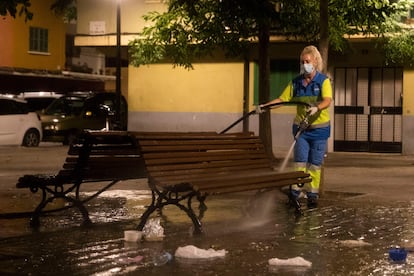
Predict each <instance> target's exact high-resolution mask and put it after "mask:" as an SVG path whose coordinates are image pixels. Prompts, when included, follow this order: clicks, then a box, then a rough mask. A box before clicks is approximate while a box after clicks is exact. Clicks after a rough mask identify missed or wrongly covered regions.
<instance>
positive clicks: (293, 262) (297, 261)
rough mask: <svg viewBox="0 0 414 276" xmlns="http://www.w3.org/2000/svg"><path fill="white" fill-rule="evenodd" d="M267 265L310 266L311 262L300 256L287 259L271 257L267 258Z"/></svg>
mask: <svg viewBox="0 0 414 276" xmlns="http://www.w3.org/2000/svg"><path fill="white" fill-rule="evenodd" d="M268 262H269V265H272V266H302V267H311V266H312V262H310V261H307V260H305V259H304V258H302V257H294V258H289V259H278V258H272V259H269V261H268Z"/></svg>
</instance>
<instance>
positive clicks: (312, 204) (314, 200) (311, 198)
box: [306, 193, 319, 209]
mask: <svg viewBox="0 0 414 276" xmlns="http://www.w3.org/2000/svg"><path fill="white" fill-rule="evenodd" d="M306 197H307V198H308V203H307V206H308V208H309V209H313V208H316V207H318V198H319V195H318V194H317V193H307V194H306Z"/></svg>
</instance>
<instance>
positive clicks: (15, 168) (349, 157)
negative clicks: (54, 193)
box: [0, 143, 414, 207]
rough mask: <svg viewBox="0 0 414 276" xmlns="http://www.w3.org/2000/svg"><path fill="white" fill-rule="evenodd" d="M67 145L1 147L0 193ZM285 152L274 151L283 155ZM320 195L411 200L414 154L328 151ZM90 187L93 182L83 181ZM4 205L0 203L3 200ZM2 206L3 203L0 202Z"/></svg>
mask: <svg viewBox="0 0 414 276" xmlns="http://www.w3.org/2000/svg"><path fill="white" fill-rule="evenodd" d="M67 149H68V148H67V147H66V146H62V145H60V144H57V143H42V144H41V146H40V147H38V148H24V147H0V164H1V165H0V193H1V194H0V195H1V197H2V198H5V197H6V198H9V197H13V196H16V195H18V194H19V193H29V191H27V190H25V189H23V190H24V191H23V190H18V189H16V188H15V184H16V182H17V179H18V178H19V177H20V176H23V175H24V174H38V173H56V172H57V171H58V170H59V169H60V168H61V166H62V165H63V163H64V160H65V158H66V153H67ZM284 154H285V153H277V157H278V158H280V159H282V158H284ZM323 174H324V183H323V186H322V191H324V192H325V194H324V195H323V197H325V198H328V197H329V194H330V193H332V192H333V193H349V194H352V193H355V194H362V196H359V197H356V198H355V199H353V200H358V198H361V199H362V200H367V199H369V200H372V201H376V200H380V201H381V200H393V201H410V200H412V194H413V193H414V184H413V183H412V182H413V180H414V156H413V155H410V156H403V155H400V154H378V153H349V152H333V153H328V155H327V157H326V159H325V165H324V170H323ZM85 186H86V187H85V188H87V189H93V185H90V184H88V185H85ZM114 188H115V189H135V190H137V189H147V186H146V180H145V179H142V180H139V181H125V182H123V183H121V184H117V185H115V187H114ZM2 205H3V204H2ZM3 207H4V205H3Z"/></svg>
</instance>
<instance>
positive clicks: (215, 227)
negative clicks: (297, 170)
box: [0, 191, 414, 275]
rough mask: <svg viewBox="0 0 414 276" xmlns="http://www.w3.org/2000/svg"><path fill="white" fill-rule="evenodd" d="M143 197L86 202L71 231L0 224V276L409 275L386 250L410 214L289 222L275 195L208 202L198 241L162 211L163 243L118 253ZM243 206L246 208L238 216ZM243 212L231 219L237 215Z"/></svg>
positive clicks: (312, 213) (348, 208)
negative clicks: (191, 251)
mask: <svg viewBox="0 0 414 276" xmlns="http://www.w3.org/2000/svg"><path fill="white" fill-rule="evenodd" d="M149 196H150V195H149V194H148V193H146V192H145V191H141V192H137V193H129V194H124V193H112V194H104V195H103V196H102V197H99V198H98V199H95V200H93V201H91V202H90V205H89V207H88V208H89V210H90V215H91V219H92V221H94V222H95V223H94V225H93V226H91V227H87V228H86V227H80V226H78V224H79V223H80V222H81V219H80V217H79V215H78V214H77V213H76V212H72V211H65V214H64V216H62V214H60V215H56V214H50V215H48V216H46V217H42V218H41V221H42V225H44V226H43V228H41V229H40V231H39V232H36V233H34V232H31V230H30V229H29V228H28V227H27V222H28V220H27V218H23V219H2V220H0V221H1V226H2V227H1V228H2V229H0V235H1V237H2V239H0V274H2V275H3V274H14V273H20V274H34V275H35V274H42V275H57V274H62V273H63V274H65V275H68V274H69V275H115V274H117V275H123V274H124V275H126V274H128V275H136V274H139V275H237V274H240V275H266V274H273V275H411V274H413V273H414V253H413V254H412V255H411V254H409V255H408V258H407V262H406V263H403V264H395V263H392V262H390V260H389V259H388V249H389V248H390V247H394V246H400V245H404V244H409V243H411V244H412V242H413V241H414V230H413V229H414V216H413V215H414V214H413V213H414V208H413V207H414V206H412V205H410V204H406V203H395V204H393V205H387V206H384V204H382V205H381V206H380V205H376V204H373V203H369V202H367V203H355V202H353V201H352V200H345V199H344V200H337V201H324V200H321V203H320V207H319V208H318V209H315V210H307V211H305V214H304V216H302V217H296V216H295V215H294V211H293V210H291V209H288V208H287V206H286V205H285V198H284V196H283V195H281V194H279V193H273V194H272V193H270V194H268V195H266V196H263V195H262V197H260V200H256V201H247V194H240V195H232V196H225V197H224V196H223V197H219V196H217V197H214V198H211V199H209V200H207V206H208V208H209V209H208V210H207V212H206V213H205V217H204V219H203V222H204V230H205V234H203V235H201V236H193V235H192V234H191V233H192V231H191V223H190V220H189V219H188V218H187V217H186V215H185V214H184V213H183V212H181V211H180V210H178V209H177V208H175V207H168V208H166V210H165V212H164V215H165V218H166V220H163V226H164V228H165V235H166V237H165V238H164V240H163V241H158V242H148V241H143V242H139V243H127V242H124V241H123V239H122V238H123V231H124V230H126V229H132V228H133V227H134V226H135V225H136V224H137V221H138V218H139V216H140V214H141V213H142V212H143V206H144V205H145V204H148V202H149ZM246 202H248V204H247V205H248V206H249V208H247V207H246V206H245V205H246ZM241 210H242V211H243V212H240V211H241ZM189 244H192V245H195V246H197V247H199V248H204V249H208V248H214V249H217V250H219V249H226V250H227V251H228V254H227V255H226V256H225V257H224V258H218V259H212V260H182V259H181V260H180V259H173V260H172V261H170V262H169V263H167V264H165V265H163V266H155V265H154V260H155V259H156V257H157V256H158V255H159V254H162V252H165V251H167V252H170V253H171V254H174V251H175V250H176V249H177V248H178V247H180V246H185V245H189ZM298 256H300V257H302V258H304V259H305V260H307V261H310V262H311V263H312V266H311V267H310V268H306V267H289V266H285V267H269V265H268V260H269V259H271V258H279V259H288V258H294V257H298Z"/></svg>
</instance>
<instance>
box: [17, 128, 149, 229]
mask: <svg viewBox="0 0 414 276" xmlns="http://www.w3.org/2000/svg"><path fill="white" fill-rule="evenodd" d="M143 177H146V172H145V164H144V161H143V159H142V155H141V154H140V151H139V147H138V145H137V143H136V140H135V137H133V136H131V135H129V134H128V133H127V132H121V131H119V132H117V131H111V132H98V131H87V132H84V133H83V134H82V135H81V136H80V137H79V138H78V140H77V141H76V142H75V143H73V144H72V145H71V146H70V147H69V150H68V156H67V158H66V160H65V163H64V164H63V167H62V169H61V170H60V171H59V172H58V173H57V174H54V175H47V174H36V175H24V176H22V177H20V178H19V180H18V182H17V184H16V187H17V188H29V189H30V191H31V192H32V193H37V192H39V191H41V200H40V203H39V204H38V205H37V207H36V208H35V210H34V212H33V213H32V216H31V219H30V225H31V226H32V227H34V228H37V227H39V226H40V222H39V217H40V215H41V214H42V213H47V212H57V211H62V210H64V209H68V208H72V207H76V208H78V209H79V211H80V212H81V214H82V217H83V224H90V223H91V220H90V218H89V213H88V210H87V209H86V207H85V203H87V202H88V201H90V200H91V199H93V198H95V197H96V196H98V195H99V194H101V193H102V192H104V191H105V190H107V189H109V188H110V187H112V186H113V185H115V184H116V183H118V182H119V181H121V180H128V179H137V178H143ZM87 182H102V183H103V187H102V188H101V189H99V190H98V191H96V192H94V193H93V194H92V195H90V196H88V197H86V198H84V199H82V198H80V195H79V194H80V189H81V186H82V185H83V184H84V183H87ZM108 182H109V183H108ZM59 198H60V199H64V200H65V201H66V202H68V203H69V205H68V206H66V207H62V208H58V209H53V210H44V209H45V207H46V206H47V205H48V204H49V203H51V202H53V201H54V200H56V199H59Z"/></svg>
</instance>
